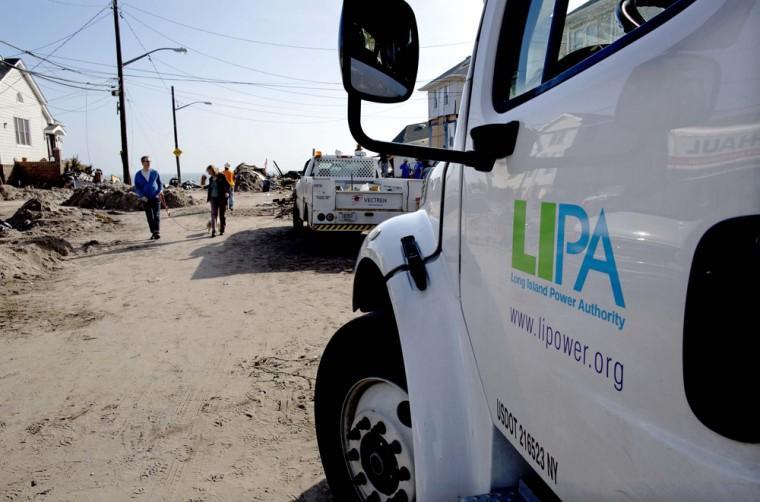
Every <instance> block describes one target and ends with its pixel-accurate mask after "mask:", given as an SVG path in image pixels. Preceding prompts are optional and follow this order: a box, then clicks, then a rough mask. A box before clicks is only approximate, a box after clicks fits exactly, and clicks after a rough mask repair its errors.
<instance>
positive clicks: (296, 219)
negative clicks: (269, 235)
mask: <svg viewBox="0 0 760 502" xmlns="http://www.w3.org/2000/svg"><path fill="white" fill-rule="evenodd" d="M293 230H295V231H296V232H301V231H303V220H302V219H301V215H300V214H299V213H298V204H297V203H296V200H295V197H294V198H293Z"/></svg>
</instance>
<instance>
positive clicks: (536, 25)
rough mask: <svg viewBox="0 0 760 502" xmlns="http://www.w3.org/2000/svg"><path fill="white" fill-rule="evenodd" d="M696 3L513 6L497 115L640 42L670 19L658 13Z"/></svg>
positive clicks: (546, 1) (604, 0) (661, 0)
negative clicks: (624, 16) (625, 19)
mask: <svg viewBox="0 0 760 502" xmlns="http://www.w3.org/2000/svg"><path fill="white" fill-rule="evenodd" d="M691 1H693V0H643V1H640V2H639V4H638V5H645V6H640V7H637V6H636V3H635V2H631V1H630V0H567V1H557V0H532V1H522V2H511V1H510V2H507V7H506V11H505V13H504V18H503V22H502V27H501V39H500V42H499V48H498V51H497V59H496V64H495V65H494V66H495V69H494V87H493V99H494V106H495V108H496V110H497V111H499V112H504V111H506V110H508V109H509V108H511V107H512V106H516V105H518V104H520V103H522V102H525V101H527V100H528V99H530V98H531V97H533V96H535V95H537V94H540V93H541V92H544V91H545V90H547V89H549V88H550V87H552V86H554V85H557V84H558V83H559V82H561V81H562V80H564V78H569V77H570V76H571V75H572V74H573V73H572V72H569V71H568V70H571V69H573V68H575V67H578V69H582V68H583V66H579V65H580V64H581V63H582V62H584V61H585V60H587V59H589V58H590V57H591V56H593V55H594V54H596V53H597V52H600V51H602V50H604V49H606V48H607V47H608V46H610V45H613V44H614V45H615V46H622V45H621V44H616V42H617V41H618V40H620V39H622V38H626V39H627V40H629V41H630V40H635V38H637V37H638V36H641V35H642V34H644V33H646V32H647V31H649V28H653V27H656V26H658V25H659V24H661V23H662V22H665V20H666V19H667V18H669V17H662V18H661V17H660V16H658V14H660V13H662V12H664V11H668V10H671V11H672V12H673V13H675V12H676V11H680V10H681V9H676V8H675V7H676V6H680V7H682V8H683V7H685V6H686V5H688V4H689V3H691ZM625 4H629V5H630V4H632V5H634V7H633V8H632V9H633V10H632V11H631V10H630V9H631V8H630V7H628V10H627V11H626V12H627V13H629V14H631V17H632V18H633V21H630V22H629V23H628V24H629V26H628V27H627V28H626V27H625V26H623V24H621V21H620V18H619V15H620V12H623V11H619V10H618V9H619V7H620V6H621V5H625ZM615 50H617V49H615V48H612V49H611V50H610V51H607V54H611V53H612V52H614V51H615ZM597 59H598V58H597ZM589 64H593V61H592V62H589ZM556 77H560V78H559V79H557V78H556ZM562 77H564V78H562ZM553 79H555V80H553Z"/></svg>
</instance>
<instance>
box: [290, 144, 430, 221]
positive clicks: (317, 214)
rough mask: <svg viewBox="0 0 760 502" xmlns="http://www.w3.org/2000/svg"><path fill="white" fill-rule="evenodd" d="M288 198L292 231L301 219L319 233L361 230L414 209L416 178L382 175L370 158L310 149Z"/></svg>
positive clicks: (419, 190) (416, 205)
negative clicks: (290, 198)
mask: <svg viewBox="0 0 760 502" xmlns="http://www.w3.org/2000/svg"><path fill="white" fill-rule="evenodd" d="M293 197H294V199H295V200H294V208H293V227H294V228H295V229H296V230H300V229H302V228H303V226H304V223H305V224H306V226H307V227H308V228H310V229H312V230H315V231H319V232H364V231H368V230H371V229H372V228H374V227H375V226H376V225H378V224H380V223H382V222H383V221H385V220H387V219H389V218H392V217H394V216H397V215H400V214H404V213H406V212H410V211H416V210H417V209H418V208H419V205H420V199H421V197H422V180H413V179H397V178H383V177H382V174H381V172H380V166H379V164H378V160H377V159H374V158H370V157H366V156H351V155H341V154H340V153H339V152H338V153H337V154H336V155H322V153H321V152H316V153H315V155H314V156H313V157H312V158H311V159H309V160H308V161H307V162H306V166H305V167H304V171H303V175H302V176H301V179H300V180H298V183H296V186H295V190H294V193H293Z"/></svg>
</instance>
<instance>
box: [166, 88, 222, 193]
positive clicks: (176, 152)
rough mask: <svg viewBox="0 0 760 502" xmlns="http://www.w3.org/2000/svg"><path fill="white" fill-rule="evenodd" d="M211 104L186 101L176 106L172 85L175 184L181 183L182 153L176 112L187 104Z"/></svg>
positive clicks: (208, 103)
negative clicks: (180, 162)
mask: <svg viewBox="0 0 760 502" xmlns="http://www.w3.org/2000/svg"><path fill="white" fill-rule="evenodd" d="M198 104H202V105H209V106H210V105H211V104H212V103H211V101H193V102H192V103H188V104H186V105H182V106H177V104H176V101H175V100H174V86H172V118H173V119H174V158H175V159H177V184H178V185H181V184H182V173H181V172H180V169H179V156H180V155H182V151H181V150H180V149H179V141H178V140H177V112H178V111H179V110H182V109H183V108H187V107H188V106H193V105H198Z"/></svg>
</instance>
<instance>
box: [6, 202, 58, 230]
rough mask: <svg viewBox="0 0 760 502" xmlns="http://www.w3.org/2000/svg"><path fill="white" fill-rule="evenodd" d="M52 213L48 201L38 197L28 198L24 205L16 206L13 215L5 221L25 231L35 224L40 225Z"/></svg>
mask: <svg viewBox="0 0 760 502" xmlns="http://www.w3.org/2000/svg"><path fill="white" fill-rule="evenodd" d="M52 213H53V207H52V204H51V203H50V202H47V201H43V200H40V199H37V198H35V199H29V200H28V201H26V202H24V205H23V206H21V207H20V208H18V210H17V211H16V212H15V213H14V214H13V216H11V217H10V219H8V221H7V223H8V224H10V226H12V227H13V228H15V229H16V230H20V231H21V232H25V231H27V230H31V228H32V227H34V226H35V225H40V224H41V223H42V222H43V221H44V220H45V219H46V218H47V217H49V216H50V215H51V214H52Z"/></svg>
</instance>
